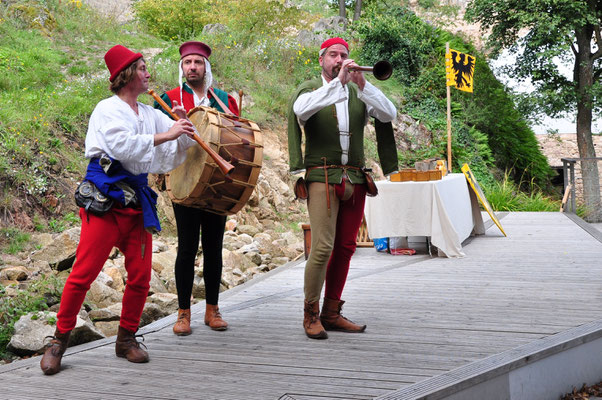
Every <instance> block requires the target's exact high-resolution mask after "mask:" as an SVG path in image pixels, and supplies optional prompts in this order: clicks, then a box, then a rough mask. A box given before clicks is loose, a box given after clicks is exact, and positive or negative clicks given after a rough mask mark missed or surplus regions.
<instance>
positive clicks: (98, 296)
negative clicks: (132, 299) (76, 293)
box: [86, 274, 123, 308]
mask: <svg viewBox="0 0 602 400" xmlns="http://www.w3.org/2000/svg"><path fill="white" fill-rule="evenodd" d="M105 275H106V274H105ZM122 298H123V294H122V293H120V292H118V291H117V290H115V289H113V288H112V287H110V286H107V285H106V284H104V283H102V282H101V281H98V280H95V281H94V282H92V285H90V290H88V293H86V300H87V301H88V302H90V303H92V304H94V306H96V307H97V308H104V307H108V306H110V305H112V304H115V303H119V302H121V299H122Z"/></svg>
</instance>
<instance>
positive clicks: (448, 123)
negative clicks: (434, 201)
mask: <svg viewBox="0 0 602 400" xmlns="http://www.w3.org/2000/svg"><path fill="white" fill-rule="evenodd" d="M448 53H449V42H447V43H445V56H446V57H447V54H448ZM445 87H446V89H447V172H448V173H451V169H452V166H451V165H452V158H451V154H452V146H451V89H450V86H449V85H448V84H447V74H446V78H445Z"/></svg>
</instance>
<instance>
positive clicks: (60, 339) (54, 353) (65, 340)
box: [40, 328, 71, 375]
mask: <svg viewBox="0 0 602 400" xmlns="http://www.w3.org/2000/svg"><path fill="white" fill-rule="evenodd" d="M69 335H71V331H69V332H67V333H61V332H59V330H58V328H57V329H56V330H55V331H54V336H52V339H51V340H50V342H49V343H48V344H47V345H46V351H44V356H43V357H42V360H41V361H40V368H42V371H43V372H44V374H45V375H54V374H56V373H57V372H59V371H60V370H61V359H62V358H63V354H65V350H67V345H68V344H69ZM49 337H50V336H49Z"/></svg>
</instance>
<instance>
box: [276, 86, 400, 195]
mask: <svg viewBox="0 0 602 400" xmlns="http://www.w3.org/2000/svg"><path fill="white" fill-rule="evenodd" d="M321 86H322V78H318V79H314V80H311V81H307V82H304V83H303V84H301V85H300V86H299V88H297V91H296V92H295V94H294V95H293V97H292V99H291V102H290V104H289V114H288V148H289V158H290V160H289V162H290V170H291V171H298V170H301V169H307V168H309V167H316V166H322V165H324V160H323V159H322V158H323V157H325V158H326V165H329V166H330V165H340V164H341V155H342V149H341V143H340V133H339V128H338V120H337V113H336V107H335V105H334V104H332V105H330V106H328V107H325V108H323V109H322V110H320V111H318V112H317V113H316V114H314V115H312V116H311V118H309V119H308V120H307V121H306V122H305V126H304V129H303V130H304V131H305V158H304V159H303V154H302V151H301V141H302V137H301V135H302V131H301V127H300V126H299V123H298V121H297V116H296V115H295V113H294V111H293V104H294V103H295V100H296V99H297V98H298V97H299V96H300V95H301V94H303V93H307V92H311V91H312V90H315V89H317V88H319V87H321ZM347 87H348V88H349V101H348V103H349V127H350V131H351V132H350V133H351V136H350V138H349V139H350V140H349V156H348V162H347V165H349V166H353V167H359V168H362V167H364V165H365V164H364V163H365V160H364V126H365V125H366V119H367V114H366V105H365V104H364V102H362V101H361V100H360V99H358V97H357V91H358V87H357V86H356V85H355V84H353V83H348V84H347ZM374 122H375V128H376V139H377V149H378V156H379V159H380V164H381V166H382V169H383V172H384V173H385V174H388V173H391V172H393V171H396V170H397V149H396V147H395V138H394V136H393V127H392V125H391V123H390V122H388V123H383V122H380V121H378V120H377V119H375V120H374ZM327 171H328V182H329V183H340V182H341V180H342V176H343V168H328V170H327ZM347 175H348V176H349V179H350V181H351V182H352V183H365V182H366V180H365V178H364V175H363V173H361V172H360V171H357V170H354V169H348V170H347ZM305 179H306V180H307V181H309V182H324V170H323V169H313V170H311V171H309V172H308V173H306V177H305Z"/></svg>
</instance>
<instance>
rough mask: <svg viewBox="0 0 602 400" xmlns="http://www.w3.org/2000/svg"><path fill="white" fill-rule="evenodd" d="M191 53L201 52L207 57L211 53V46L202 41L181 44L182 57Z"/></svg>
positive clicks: (200, 53)
mask: <svg viewBox="0 0 602 400" xmlns="http://www.w3.org/2000/svg"><path fill="white" fill-rule="evenodd" d="M190 54H199V55H201V56H203V57H205V58H209V56H210V55H211V48H210V47H209V46H207V45H206V44H205V43H202V42H186V43H182V45H181V46H180V58H184V57H186V56H188V55H190Z"/></svg>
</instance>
